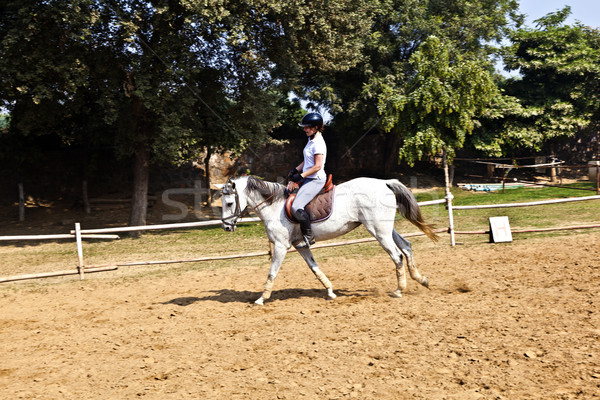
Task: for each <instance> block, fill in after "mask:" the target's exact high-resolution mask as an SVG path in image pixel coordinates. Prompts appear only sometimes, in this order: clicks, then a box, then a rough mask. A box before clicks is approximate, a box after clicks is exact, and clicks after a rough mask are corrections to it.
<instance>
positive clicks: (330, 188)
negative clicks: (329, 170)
mask: <svg viewBox="0 0 600 400" xmlns="http://www.w3.org/2000/svg"><path fill="white" fill-rule="evenodd" d="M332 181H333V176H332V175H331V174H329V176H327V181H326V182H325V186H323V189H321V191H320V192H319V194H317V195H316V196H315V198H314V199H312V200H311V201H310V203H308V204H307V205H306V207H304V211H306V213H307V214H308V216H309V217H310V220H311V222H321V221H325V220H326V219H327V218H329V217H330V216H331V211H332V210H333V195H334V192H335V190H334V189H335V185H334V184H333V182H332ZM298 189H300V185H298V183H296V182H290V183H289V184H288V187H287V190H286V192H287V193H288V198H287V200H286V201H285V216H286V217H287V218H288V219H289V220H290V221H291V222H298V221H297V220H296V218H294V216H293V215H292V203H293V202H294V199H295V198H296V193H297V192H298Z"/></svg>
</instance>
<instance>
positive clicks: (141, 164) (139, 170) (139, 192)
mask: <svg viewBox="0 0 600 400" xmlns="http://www.w3.org/2000/svg"><path fill="white" fill-rule="evenodd" d="M149 161H150V155H149V154H148V149H146V146H145V145H144V144H143V143H140V144H138V148H137V150H136V152H135V164H134V168H133V193H132V196H131V213H130V214H129V226H144V225H146V213H147V211H148V177H149V174H150V168H149ZM131 236H134V237H138V236H139V232H131Z"/></svg>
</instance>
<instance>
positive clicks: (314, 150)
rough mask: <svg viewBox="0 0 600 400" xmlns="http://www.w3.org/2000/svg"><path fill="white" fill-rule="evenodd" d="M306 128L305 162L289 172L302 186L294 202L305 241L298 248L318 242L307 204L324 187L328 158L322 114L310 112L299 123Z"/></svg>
mask: <svg viewBox="0 0 600 400" xmlns="http://www.w3.org/2000/svg"><path fill="white" fill-rule="evenodd" d="M298 125H300V126H301V127H303V129H304V133H306V136H307V137H308V143H307V144H306V146H304V150H303V152H302V153H303V155H304V161H302V162H301V163H300V164H299V165H298V166H297V167H296V168H295V169H293V170H292V171H290V174H289V176H290V179H291V180H292V181H294V182H301V183H302V186H301V187H300V190H299V191H298V194H297V195H296V198H295V199H294V202H293V203H292V214H293V215H294V217H295V218H296V219H297V220H298V222H299V223H300V229H301V230H302V236H303V239H304V240H303V241H301V242H300V243H298V244H296V245H295V246H296V247H298V248H302V247H310V245H312V244H314V243H315V236H314V235H313V233H312V229H311V224H310V217H309V216H308V213H307V212H306V211H305V210H304V207H305V206H306V205H307V204H308V203H310V201H311V200H312V199H314V198H315V196H316V195H317V194H319V192H320V191H321V189H323V186H325V182H326V178H327V175H326V174H325V159H326V158H327V145H326V144H325V140H324V139H323V129H324V124H323V117H322V116H321V114H319V113H308V114H306V115H305V116H304V118H302V121H301V122H300V123H299V124H298Z"/></svg>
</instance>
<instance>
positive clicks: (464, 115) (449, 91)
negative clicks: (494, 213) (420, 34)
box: [379, 36, 499, 165]
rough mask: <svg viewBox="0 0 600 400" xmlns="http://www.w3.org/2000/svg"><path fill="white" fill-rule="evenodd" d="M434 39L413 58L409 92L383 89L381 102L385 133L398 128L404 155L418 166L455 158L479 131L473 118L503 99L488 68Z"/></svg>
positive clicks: (429, 39) (427, 42) (390, 88)
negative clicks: (440, 156)
mask: <svg viewBox="0 0 600 400" xmlns="http://www.w3.org/2000/svg"><path fill="white" fill-rule="evenodd" d="M450 54H451V53H450V51H449V49H448V46H447V45H446V44H444V43H442V41H441V40H440V39H439V38H437V37H435V36H430V37H429V38H427V40H426V41H425V42H423V44H422V45H421V46H420V47H419V49H418V50H417V51H416V52H415V53H414V54H413V55H412V57H411V59H410V65H411V67H412V68H413V70H414V73H413V75H412V76H411V78H410V79H409V80H408V81H407V85H406V89H404V88H402V89H398V88H397V87H396V88H395V87H389V86H384V87H383V89H384V91H383V93H382V94H381V95H380V97H379V106H380V113H381V114H382V116H383V125H384V127H385V128H386V129H388V130H391V129H394V128H396V129H398V128H399V129H400V130H401V131H402V133H403V136H404V145H403V147H402V149H401V151H400V156H401V157H403V158H404V159H406V160H407V161H408V163H409V164H411V165H412V164H414V162H415V161H417V160H419V159H420V158H421V157H423V155H424V154H437V153H439V152H441V151H445V153H446V154H447V155H448V156H449V157H450V158H452V157H453V156H454V152H455V150H456V149H460V148H462V146H463V145H464V143H465V139H466V137H467V135H468V134H470V133H471V132H472V131H473V129H474V127H475V123H476V121H475V118H476V117H477V116H478V115H480V114H481V113H482V111H483V110H485V109H486V108H487V107H488V106H489V104H490V102H491V100H492V99H493V98H494V97H497V96H498V95H499V92H498V90H497V87H496V85H495V83H494V81H493V79H492V75H491V74H490V72H489V69H486V68H485V65H482V62H481V61H480V60H478V59H469V58H468V57H465V56H462V55H460V54H457V55H456V56H455V57H454V58H452V57H451V56H450Z"/></svg>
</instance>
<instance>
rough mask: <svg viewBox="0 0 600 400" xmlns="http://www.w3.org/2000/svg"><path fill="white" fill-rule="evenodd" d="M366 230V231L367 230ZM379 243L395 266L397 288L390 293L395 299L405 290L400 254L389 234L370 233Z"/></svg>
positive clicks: (404, 273) (404, 277) (404, 276)
mask: <svg viewBox="0 0 600 400" xmlns="http://www.w3.org/2000/svg"><path fill="white" fill-rule="evenodd" d="M367 230H368V229H367ZM371 234H372V235H373V236H375V238H376V239H377V241H379V244H380V245H381V247H383V249H384V250H385V251H386V252H387V253H388V254H389V255H390V258H391V259H392V261H394V264H396V278H397V279H398V288H397V289H396V290H395V291H394V292H393V293H392V295H393V296H395V297H402V292H403V291H404V290H406V272H405V271H404V263H403V262H402V252H401V251H400V250H399V249H398V247H397V246H396V244H395V243H394V240H393V239H392V237H390V235H389V234H387V235H384V234H377V233H376V232H371Z"/></svg>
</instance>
